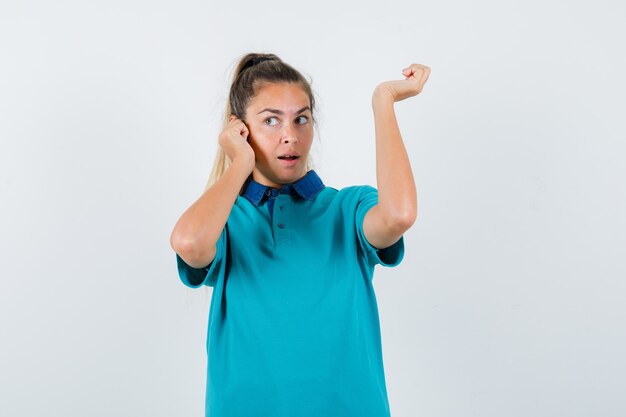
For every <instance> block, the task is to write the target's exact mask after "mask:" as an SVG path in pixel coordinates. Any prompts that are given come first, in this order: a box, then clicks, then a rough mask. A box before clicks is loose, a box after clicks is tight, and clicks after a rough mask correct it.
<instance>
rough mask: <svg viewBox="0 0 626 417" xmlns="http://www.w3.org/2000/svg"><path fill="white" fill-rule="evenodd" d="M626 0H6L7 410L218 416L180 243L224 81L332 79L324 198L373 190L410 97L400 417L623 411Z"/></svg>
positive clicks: (386, 304)
mask: <svg viewBox="0 0 626 417" xmlns="http://www.w3.org/2000/svg"><path fill="white" fill-rule="evenodd" d="M625 25H626V7H625V6H624V3H623V2H618V1H617V0H614V1H599V2H594V3H593V4H592V3H591V2H581V1H573V2H571V1H569V2H566V1H565V0H560V1H557V0H551V1H545V0H542V1H539V0H530V1H528V0H525V1H516V2H512V1H504V2H503V1H495V0H492V1H487V0H477V1H473V2H464V1H460V0H457V1H449V0H444V1H438V2H432V1H430V2H415V1H412V2H409V1H402V2H401V1H384V2H378V1H377V2H371V3H363V2H359V3H356V2H354V3H353V4H346V3H342V2H332V4H326V3H313V2H304V3H300V2H287V1H279V2H261V1H254V2H250V3H248V4H246V3H242V2H235V3H232V4H228V3H227V2H219V3H213V2H209V1H195V0H187V1H177V2H174V1H170V2H165V1H151V2H149V1H146V0H143V1H142V0H126V1H111V0H107V1H89V2H79V1H55V2H44V1H39V2H37V1H21V2H19V3H18V2H9V1H5V2H3V3H2V4H1V5H0V54H1V55H0V59H1V62H0V64H1V65H0V138H1V148H0V195H1V199H2V200H1V205H0V210H1V212H0V236H1V244H2V247H1V250H2V256H1V258H0V259H1V260H0V274H1V280H0V325H1V327H0V332H1V333H0V337H1V344H0V349H1V354H0V415H2V416H7V417H8V416H11V417H13V416H43V415H46V416H64V417H67V416H91V417H99V416H153V417H157V416H200V415H203V413H204V394H205V392H204V390H205V377H206V351H205V341H206V339H205V338H206V325H207V314H208V305H209V298H208V296H207V294H210V293H207V291H206V290H205V289H198V290H191V289H188V288H186V287H184V285H183V284H182V283H181V282H180V280H179V278H178V275H177V270H176V262H175V255H174V252H173V250H172V249H171V248H170V246H169V236H170V232H171V230H172V228H173V226H174V224H175V222H176V221H177V219H178V217H179V216H180V215H181V214H182V212H183V211H184V210H185V209H186V208H187V207H188V206H189V205H190V204H192V203H193V201H195V200H196V199H197V198H198V197H199V196H200V194H201V192H202V190H203V187H204V185H205V183H206V181H207V178H208V176H209V173H210V169H211V164H212V162H213V157H214V155H215V151H216V146H217V135H218V134H219V130H220V125H219V121H220V117H221V112H222V111H223V108H224V105H225V103H226V94H227V91H228V85H229V81H230V75H231V73H230V71H231V70H232V68H233V66H234V64H235V61H236V59H237V58H238V57H239V56H241V55H242V54H244V53H246V52H249V51H257V52H272V53H275V54H277V55H278V56H279V57H281V58H282V59H284V60H285V61H287V62H288V63H290V64H291V65H293V66H294V67H296V68H297V69H299V70H301V71H302V72H303V73H304V74H305V75H306V76H308V77H310V78H311V79H312V80H313V88H314V90H315V93H316V95H317V97H318V102H317V104H318V106H319V111H320V113H319V115H318V117H319V119H320V124H319V130H318V131H317V136H316V139H315V140H316V144H315V145H314V149H313V157H314V158H315V162H316V167H315V168H316V171H317V172H318V173H319V174H320V176H321V178H322V179H323V180H324V182H325V183H326V184H327V185H330V186H333V187H335V188H342V187H344V186H347V185H355V184H370V185H374V186H376V172H375V147H374V144H375V142H374V139H375V138H374V129H373V118H372V113H371V107H370V97H371V93H372V90H373V89H374V87H375V86H376V85H377V84H378V83H380V82H383V81H386V80H390V79H401V78H402V75H401V72H400V71H401V69H402V68H404V67H406V66H408V65H409V64H410V63H412V62H415V63H421V64H425V65H428V66H429V67H430V68H431V70H432V72H431V75H430V79H429V80H428V82H427V84H426V86H425V88H424V90H423V92H422V93H421V94H420V95H418V96H416V97H412V98H410V99H407V100H405V101H402V102H399V103H396V106H395V107H396V112H397V117H398V120H399V124H400V129H401V132H402V135H403V138H404V140H405V142H406V146H407V149H408V151H409V154H410V159H411V164H412V167H413V172H414V176H415V180H416V185H417V190H418V203H419V214H418V219H417V222H416V223H415V225H414V226H413V227H412V229H411V230H409V231H408V232H407V233H406V234H405V245H406V254H405V259H404V260H403V262H402V263H401V264H400V265H398V266H397V267H395V268H388V269H386V268H384V267H380V266H377V267H376V272H375V278H374V282H375V286H376V291H377V296H378V303H379V312H380V317H381V327H382V335H383V351H384V363H385V374H386V379H387V390H388V394H389V401H390V406H391V411H392V416H393V417H409V416H429V417H431V416H432V417H453V416H464V417H471V416H477V417H478V416H480V417H492V416H493V417H500V416H508V417H517V416H532V417H544V416H545V417H548V416H550V417H551V416H568V417H572V416H590V415H598V416H603V417H609V416H623V415H624V414H626V399H625V397H624V395H623V394H624V386H625V384H626V381H625V379H626V378H625V376H624V375H625V374H626V360H625V359H624V351H626V337H625V334H626V308H625V306H624V305H625V302H626V284H625V283H624V278H625V277H626V267H625V264H624V256H625V255H626V233H625V232H626V220H625V217H624V213H626V187H625V185H624V181H625V179H626V168H625V167H624V158H625V156H626V145H625V142H624V141H625V139H626V135H625V134H626V127H625V124H624V114H625V109H626V99H625V97H626V82H625V81H624V74H625V71H626V62H625V61H626V58H625V56H626V55H625V54H624V52H623V51H624V39H626V33H625V29H624V27H625Z"/></svg>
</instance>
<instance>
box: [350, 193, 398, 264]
mask: <svg viewBox="0 0 626 417" xmlns="http://www.w3.org/2000/svg"><path fill="white" fill-rule="evenodd" d="M376 204H378V190H377V189H376V188H374V187H372V186H370V185H364V186H362V187H361V192H360V195H359V199H358V202H357V207H356V216H355V221H356V231H357V237H358V240H359V246H360V248H361V250H362V251H363V253H364V254H365V257H366V259H367V260H368V262H369V264H370V265H372V266H373V265H376V264H380V265H382V266H388V267H392V266H396V265H398V264H399V263H400V262H401V261H402V258H403V257H404V236H401V237H400V239H399V240H398V241H397V242H395V243H394V244H393V245H391V246H389V247H386V248H382V249H378V248H376V247H374V246H372V245H371V244H370V243H369V242H368V241H367V239H366V238H365V233H364V232H363V220H364V219H365V215H366V214H367V212H368V211H369V210H370V209H371V208H372V207H374V206H375V205H376Z"/></svg>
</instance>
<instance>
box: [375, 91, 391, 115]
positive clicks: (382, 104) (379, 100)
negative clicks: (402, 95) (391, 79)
mask: <svg viewBox="0 0 626 417" xmlns="http://www.w3.org/2000/svg"><path fill="white" fill-rule="evenodd" d="M393 103H394V99H393V96H392V94H391V93H390V92H389V90H387V89H384V88H380V87H377V88H376V89H374V93H373V94H372V108H373V109H374V110H377V109H380V108H389V107H391V108H393Z"/></svg>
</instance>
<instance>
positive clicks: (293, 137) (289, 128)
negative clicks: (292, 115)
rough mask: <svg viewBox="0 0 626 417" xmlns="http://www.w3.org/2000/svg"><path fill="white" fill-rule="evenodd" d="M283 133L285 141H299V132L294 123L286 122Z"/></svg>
mask: <svg viewBox="0 0 626 417" xmlns="http://www.w3.org/2000/svg"><path fill="white" fill-rule="evenodd" d="M281 135H282V141H283V142H285V143H289V142H291V143H295V142H297V141H298V133H297V132H296V127H295V126H293V124H290V123H287V124H285V128H284V129H283V130H282V132H281Z"/></svg>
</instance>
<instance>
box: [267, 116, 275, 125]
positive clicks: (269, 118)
mask: <svg viewBox="0 0 626 417" xmlns="http://www.w3.org/2000/svg"><path fill="white" fill-rule="evenodd" d="M272 119H276V118H275V117H273V116H272V117H268V118H267V119H265V124H267V125H269V126H274V125H273V124H268V123H267V122H269V121H270V120H272Z"/></svg>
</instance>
